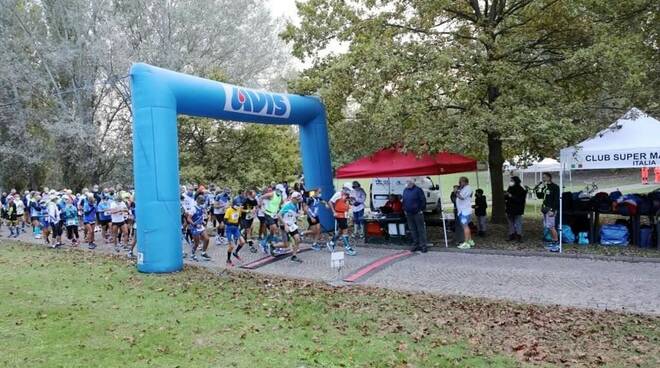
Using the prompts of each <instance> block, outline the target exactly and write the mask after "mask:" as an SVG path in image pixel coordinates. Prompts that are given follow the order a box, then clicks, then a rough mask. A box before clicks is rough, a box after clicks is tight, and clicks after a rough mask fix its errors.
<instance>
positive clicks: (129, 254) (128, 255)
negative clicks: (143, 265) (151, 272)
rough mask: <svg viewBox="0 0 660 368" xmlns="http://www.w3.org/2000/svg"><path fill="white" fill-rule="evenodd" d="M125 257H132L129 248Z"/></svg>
mask: <svg viewBox="0 0 660 368" xmlns="http://www.w3.org/2000/svg"><path fill="white" fill-rule="evenodd" d="M126 257H128V258H133V252H131V251H130V250H129V251H128V253H126Z"/></svg>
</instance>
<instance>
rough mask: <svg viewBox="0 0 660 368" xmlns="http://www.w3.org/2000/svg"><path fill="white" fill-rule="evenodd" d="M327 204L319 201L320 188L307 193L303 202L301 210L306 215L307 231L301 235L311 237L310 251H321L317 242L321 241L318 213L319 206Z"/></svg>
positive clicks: (321, 200)
mask: <svg viewBox="0 0 660 368" xmlns="http://www.w3.org/2000/svg"><path fill="white" fill-rule="evenodd" d="M323 204H325V205H327V203H325V201H324V200H323V199H321V188H316V189H314V190H312V191H310V192H309V195H308V196H307V198H306V199H305V201H304V204H303V210H304V211H305V214H307V225H308V227H307V231H305V232H304V233H303V235H304V236H307V235H311V237H312V242H313V243H312V249H313V250H317V251H318V250H321V246H320V245H319V242H320V241H321V221H320V218H319V212H320V209H321V206H322V205H323Z"/></svg>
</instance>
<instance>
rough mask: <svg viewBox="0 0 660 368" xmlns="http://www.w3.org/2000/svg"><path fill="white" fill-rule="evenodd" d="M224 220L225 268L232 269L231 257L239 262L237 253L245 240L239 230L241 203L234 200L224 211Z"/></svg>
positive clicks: (239, 258)
mask: <svg viewBox="0 0 660 368" xmlns="http://www.w3.org/2000/svg"><path fill="white" fill-rule="evenodd" d="M224 220H225V225H226V227H225V235H226V236H227V266H228V267H233V266H234V263H232V261H231V256H232V255H233V256H234V257H235V258H236V259H238V260H239V261H241V257H240V256H239V255H238V252H239V251H240V250H241V248H243V245H244V244H245V239H243V237H242V236H241V230H240V228H239V225H240V220H241V203H240V200H239V199H238V198H236V199H234V200H233V201H232V203H231V207H229V208H227V210H226V211H225V218H224ZM234 247H236V251H233V250H234Z"/></svg>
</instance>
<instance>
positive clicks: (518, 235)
mask: <svg viewBox="0 0 660 368" xmlns="http://www.w3.org/2000/svg"><path fill="white" fill-rule="evenodd" d="M526 200H527V190H526V189H525V188H523V186H522V185H520V178H519V177H517V176H512V177H511V182H509V188H507V190H506V192H504V201H505V206H506V207H505V212H506V219H507V221H508V222H509V241H517V242H519V243H522V217H523V214H525V201H526Z"/></svg>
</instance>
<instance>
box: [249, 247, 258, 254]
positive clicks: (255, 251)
mask: <svg viewBox="0 0 660 368" xmlns="http://www.w3.org/2000/svg"><path fill="white" fill-rule="evenodd" d="M248 249H250V253H257V248H255V247H254V245H250V247H249V248H248Z"/></svg>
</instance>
